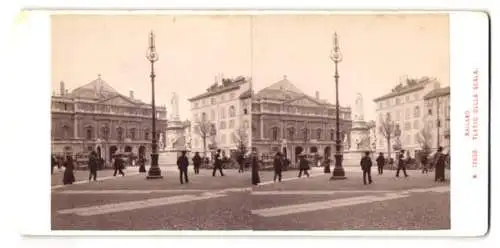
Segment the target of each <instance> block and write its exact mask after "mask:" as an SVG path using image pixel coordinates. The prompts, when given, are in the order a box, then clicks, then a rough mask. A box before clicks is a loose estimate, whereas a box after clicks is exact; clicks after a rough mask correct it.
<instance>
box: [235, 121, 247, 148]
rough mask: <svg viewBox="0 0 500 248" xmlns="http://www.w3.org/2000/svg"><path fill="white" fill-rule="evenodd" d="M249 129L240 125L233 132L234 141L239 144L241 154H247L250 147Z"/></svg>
mask: <svg viewBox="0 0 500 248" xmlns="http://www.w3.org/2000/svg"><path fill="white" fill-rule="evenodd" d="M248 139H249V135H248V129H247V128H244V127H240V128H238V129H236V131H235V132H234V133H233V141H234V143H235V144H237V146H238V150H239V152H240V153H241V154H245V153H246V152H247V149H248Z"/></svg>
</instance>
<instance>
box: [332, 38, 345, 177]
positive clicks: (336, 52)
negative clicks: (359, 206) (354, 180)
mask: <svg viewBox="0 0 500 248" xmlns="http://www.w3.org/2000/svg"><path fill="white" fill-rule="evenodd" d="M330 59H331V60H332V61H333V63H335V74H334V78H335V96H336V103H335V110H336V117H335V125H336V135H335V136H336V139H335V168H334V169H333V174H332V177H331V178H330V180H341V179H346V176H345V171H344V167H342V160H343V156H342V151H341V147H340V146H341V140H340V114H339V113H340V106H339V73H338V64H339V63H340V62H342V53H341V52H340V47H339V41H338V38H337V33H334V35H333V50H332V52H331V54H330Z"/></svg>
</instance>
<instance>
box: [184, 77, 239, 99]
mask: <svg viewBox="0 0 500 248" xmlns="http://www.w3.org/2000/svg"><path fill="white" fill-rule="evenodd" d="M244 83H247V81H243V82H241V83H239V84H236V85H231V86H228V87H226V88H222V90H220V91H213V92H205V93H203V94H200V95H197V96H194V97H191V98H189V99H188V101H190V102H192V101H196V100H199V99H202V98H206V97H211V96H215V95H218V94H220V93H225V92H228V91H231V90H238V89H240V88H241V85H242V84H244Z"/></svg>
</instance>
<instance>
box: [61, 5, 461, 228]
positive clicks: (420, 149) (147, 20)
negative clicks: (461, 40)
mask: <svg viewBox="0 0 500 248" xmlns="http://www.w3.org/2000/svg"><path fill="white" fill-rule="evenodd" d="M229 13H230V12H224V11H220V12H217V13H214V14H204V15H198V14H191V15H180V14H179V15H172V14H170V15H168V14H165V15H145V14H144V15H133V14H122V15H98V14H92V15H91V14H88V15H83V14H80V15H76V14H73V15H71V14H66V15H62V14H55V15H52V17H51V39H52V40H51V47H52V52H51V54H52V60H51V67H52V73H51V87H52V96H51V228H52V230H159V231H164V230H256V231H261V230H272V231H279V230H301V231H304V230H307V231H315V230H323V231H324V230H330V231H338V230H449V229H450V226H451V215H450V205H451V204H450V180H451V179H450V149H451V148H450V146H451V145H450V144H451V143H450V111H451V110H450V31H449V15H448V14H445V13H433V14H424V13H421V14H409V13H408V14H407V13H404V14H403V13H397V12H395V13H381V14H377V13H375V12H373V13H364V14H325V13H323V14H311V13H308V14H305V13H304V14H285V13H283V14H276V13H272V14H269V13H268V14H266V13H265V12H263V13H260V14H229Z"/></svg>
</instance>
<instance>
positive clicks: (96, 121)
mask: <svg viewBox="0 0 500 248" xmlns="http://www.w3.org/2000/svg"><path fill="white" fill-rule="evenodd" d="M166 112H167V111H166V107H165V106H157V107H156V115H157V119H156V121H157V123H156V128H157V130H156V134H157V136H158V138H160V136H161V137H165V135H164V134H165V129H166V127H167V126H166V121H167V119H166ZM51 118H52V123H51V137H52V141H51V143H52V154H55V155H64V154H71V155H81V154H88V152H89V151H91V150H94V151H96V152H97V154H98V156H100V157H102V158H104V159H105V160H106V161H108V162H109V161H110V160H111V156H112V155H113V154H114V153H116V152H118V151H123V152H132V153H133V154H135V155H139V154H143V155H145V156H146V158H149V155H150V153H151V139H152V107H151V104H146V103H144V102H142V101H141V100H138V99H136V98H134V94H133V91H130V92H129V96H125V95H122V94H120V93H119V92H117V91H116V90H114V89H113V88H112V87H111V86H110V85H109V84H107V83H106V82H105V81H104V80H102V79H101V76H100V75H99V76H98V78H97V79H95V80H93V81H91V82H89V83H88V84H85V85H83V86H80V87H78V88H76V89H73V90H72V91H68V90H67V89H65V85H64V82H61V83H60V89H59V91H58V92H57V93H55V92H54V93H53V95H52V100H51ZM161 134H163V135H161ZM160 142H163V143H164V142H165V141H164V140H163V141H159V143H160Z"/></svg>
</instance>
